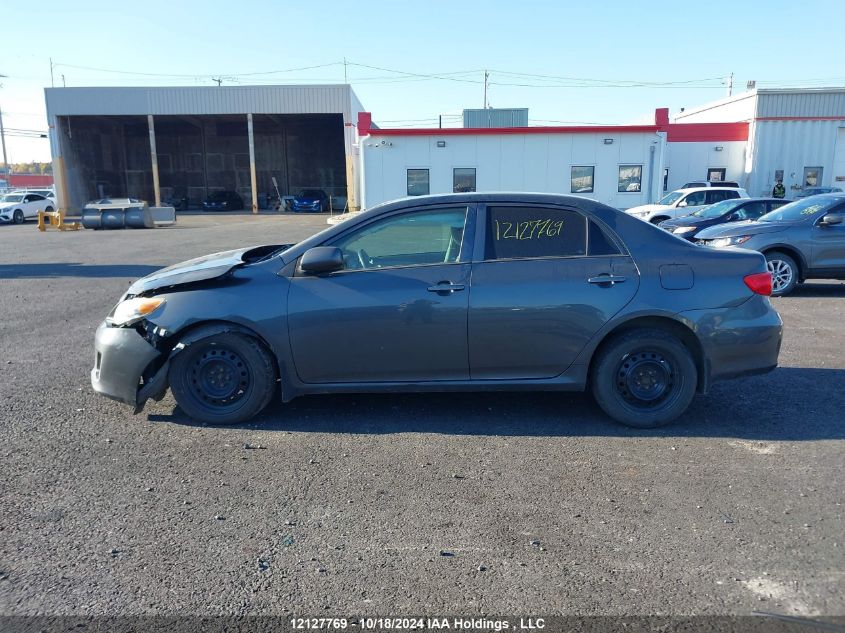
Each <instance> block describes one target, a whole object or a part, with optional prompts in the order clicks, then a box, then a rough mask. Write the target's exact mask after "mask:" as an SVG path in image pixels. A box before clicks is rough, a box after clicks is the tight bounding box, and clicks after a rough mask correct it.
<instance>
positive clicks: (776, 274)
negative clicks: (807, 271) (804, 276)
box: [766, 251, 798, 297]
mask: <svg viewBox="0 0 845 633" xmlns="http://www.w3.org/2000/svg"><path fill="white" fill-rule="evenodd" d="M766 265H767V267H768V269H769V272H770V273H772V296H773V297H782V296H784V295H788V294H789V293H790V292H792V291H793V290H795V286H796V285H797V284H798V264H796V263H795V260H794V259H792V258H791V257H790V256H789V255H787V254H786V253H781V252H780V251H772V252H771V253H766Z"/></svg>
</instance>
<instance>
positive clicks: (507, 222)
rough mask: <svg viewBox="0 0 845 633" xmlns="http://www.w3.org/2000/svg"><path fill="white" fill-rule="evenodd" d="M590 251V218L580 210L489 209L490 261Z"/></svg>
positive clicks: (487, 243)
mask: <svg viewBox="0 0 845 633" xmlns="http://www.w3.org/2000/svg"><path fill="white" fill-rule="evenodd" d="M605 239H607V238H605ZM586 253H587V218H586V217H584V216H583V215H581V214H580V213H578V212H577V211H571V210H568V209H556V208H547V207H520V206H512V207H510V206H508V207H503V206H499V207H489V208H488V210H487V227H486V239H485V252H484V257H485V259H487V260H495V259H524V258H543V257H577V256H583V255H586Z"/></svg>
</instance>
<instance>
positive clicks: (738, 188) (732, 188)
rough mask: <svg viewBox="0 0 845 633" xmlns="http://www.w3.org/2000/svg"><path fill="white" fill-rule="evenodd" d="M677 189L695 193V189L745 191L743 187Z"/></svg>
mask: <svg viewBox="0 0 845 633" xmlns="http://www.w3.org/2000/svg"><path fill="white" fill-rule="evenodd" d="M675 191H681V192H683V193H693V192H695V191H744V189H743V188H742V187H687V188H686V189H675ZM672 193H674V191H673V192H672Z"/></svg>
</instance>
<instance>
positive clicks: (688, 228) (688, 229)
mask: <svg viewBox="0 0 845 633" xmlns="http://www.w3.org/2000/svg"><path fill="white" fill-rule="evenodd" d="M694 230H695V227H694V226H679V227H678V228H676V229H675V230H674V231H672V233H675V234H676V235H681V234H683V233H690V232H692V231H694Z"/></svg>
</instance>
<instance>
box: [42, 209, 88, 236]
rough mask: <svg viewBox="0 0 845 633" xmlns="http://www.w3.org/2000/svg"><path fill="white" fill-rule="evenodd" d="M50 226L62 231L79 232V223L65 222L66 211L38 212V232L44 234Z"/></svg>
mask: <svg viewBox="0 0 845 633" xmlns="http://www.w3.org/2000/svg"><path fill="white" fill-rule="evenodd" d="M48 226H52V227H55V228H57V229H59V230H60V231H78V230H79V222H65V212H64V209H59V210H58V211H51V212H49V213H48V212H47V211H41V210H40V209H39V210H38V230H39V231H41V232H42V233H43V232H44V231H46V230H47V227H48Z"/></svg>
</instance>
